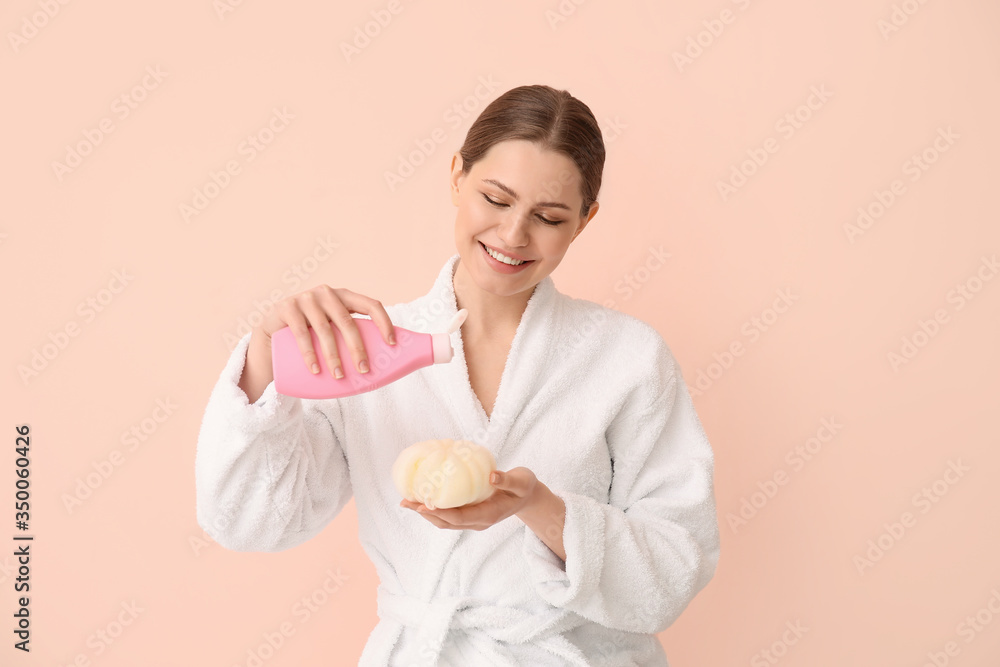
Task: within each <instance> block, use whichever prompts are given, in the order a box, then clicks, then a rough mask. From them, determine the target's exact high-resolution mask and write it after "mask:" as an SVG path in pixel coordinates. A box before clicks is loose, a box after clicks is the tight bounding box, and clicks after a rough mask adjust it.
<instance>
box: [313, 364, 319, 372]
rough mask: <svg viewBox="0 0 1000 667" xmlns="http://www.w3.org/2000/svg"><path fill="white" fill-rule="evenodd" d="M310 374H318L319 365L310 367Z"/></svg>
mask: <svg viewBox="0 0 1000 667" xmlns="http://www.w3.org/2000/svg"><path fill="white" fill-rule="evenodd" d="M312 372H313V373H319V364H313V365H312Z"/></svg>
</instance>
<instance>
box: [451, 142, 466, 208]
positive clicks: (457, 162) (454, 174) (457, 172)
mask: <svg viewBox="0 0 1000 667" xmlns="http://www.w3.org/2000/svg"><path fill="white" fill-rule="evenodd" d="M463 177H464V174H462V155H461V154H460V153H455V154H454V155H452V156H451V203H452V205H454V206H458V190H459V187H460V186H461V184H462V180H463Z"/></svg>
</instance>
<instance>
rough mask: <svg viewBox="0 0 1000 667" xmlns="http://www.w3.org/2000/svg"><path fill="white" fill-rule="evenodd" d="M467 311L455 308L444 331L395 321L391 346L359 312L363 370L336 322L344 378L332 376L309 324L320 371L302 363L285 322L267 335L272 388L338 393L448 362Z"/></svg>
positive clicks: (313, 394)
mask: <svg viewBox="0 0 1000 667" xmlns="http://www.w3.org/2000/svg"><path fill="white" fill-rule="evenodd" d="M466 315H468V312H467V311H466V310H465V309H464V308H463V309H462V310H460V311H458V313H456V314H455V317H454V319H452V321H451V324H450V325H449V327H448V331H447V332H444V333H420V332H417V331H410V330H409V329H404V328H403V327H397V326H394V327H393V329H394V330H395V332H396V344H395V345H389V344H388V343H386V342H385V341H384V340H383V339H382V332H381V331H379V328H378V325H376V324H375V323H374V322H373V321H372V320H370V319H367V318H363V317H356V318H354V323H355V324H357V326H358V331H359V332H360V333H361V340H362V341H363V343H364V346H365V351H366V352H367V354H368V367H369V369H370V370H369V371H368V372H367V373H361V372H360V371H358V369H357V366H356V365H355V363H354V357H353V356H351V352H350V349H349V348H348V347H347V342H346V341H345V340H344V336H343V334H341V333H340V329H338V328H337V327H336V326H334V327H332V329H333V336H334V338H335V339H336V341H337V354H338V355H339V356H340V367H341V370H343V371H344V377H342V378H337V377H334V375H333V373H332V372H331V369H330V368H329V366H328V365H327V363H326V359H325V358H324V356H323V348H322V346H321V345H320V342H319V337H318V336H317V335H316V332H315V331H314V330H313V329H312V327H310V328H309V333H310V334H312V341H313V349H314V350H315V351H316V357H317V358H316V361H317V363H318V364H319V367H320V372H319V373H313V372H312V371H310V370H309V368H307V367H306V361H305V359H304V358H303V357H302V351H301V350H299V344H298V341H296V340H295V334H293V333H292V330H291V329H290V328H289V327H284V328H282V329H279V330H278V331H275V332H274V333H273V334H271V366H272V369H273V371H274V388H275V390H276V391H277V392H278V393H279V394H284V395H286V396H296V397H298V398H342V397H344V396H354V395H355V394H363V393H364V392H366V391H371V390H372V389H378V388H379V387H382V386H385V385H387V384H389V383H390V382H393V381H395V380H398V379H399V378H401V377H403V376H404V375H409V374H410V373H412V372H413V371H415V370H417V369H418V368H423V367H425V366H430V365H431V364H443V363H447V362H449V361H451V359H452V357H453V356H454V350H453V349H452V347H451V334H452V332H454V331H457V330H458V328H459V327H460V326H462V323H463V322H464V321H465V317H466Z"/></svg>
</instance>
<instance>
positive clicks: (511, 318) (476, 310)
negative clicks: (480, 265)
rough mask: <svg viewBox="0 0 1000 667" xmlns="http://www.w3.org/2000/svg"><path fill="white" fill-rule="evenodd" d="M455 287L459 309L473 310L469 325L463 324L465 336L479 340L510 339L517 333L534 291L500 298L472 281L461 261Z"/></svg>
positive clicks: (466, 322)
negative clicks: (510, 336)
mask: <svg viewBox="0 0 1000 667" xmlns="http://www.w3.org/2000/svg"><path fill="white" fill-rule="evenodd" d="M453 288H454V290H455V303H456V306H457V307H458V309H459V310H461V309H462V308H465V309H466V310H468V311H469V315H468V317H466V319H465V324H463V325H462V333H463V336H466V335H467V336H470V337H472V336H474V337H477V338H483V337H486V338H492V337H496V336H500V337H505V336H506V337H509V335H510V334H511V333H513V332H515V331H517V325H518V324H519V323H520V321H521V316H522V315H523V314H524V310H525V308H527V306H528V299H530V298H531V294H532V292H533V291H534V289H533V288H532V289H528V290H525V291H523V292H521V293H519V294H512V295H511V296H497V295H496V294H493V293H491V292H486V291H484V290H482V289H480V288H479V286H478V285H476V283H475V281H474V280H472V276H470V275H469V272H468V271H466V270H465V266H464V265H463V264H462V261H461V259H459V260H458V266H457V268H456V269H455V276H454V281H453Z"/></svg>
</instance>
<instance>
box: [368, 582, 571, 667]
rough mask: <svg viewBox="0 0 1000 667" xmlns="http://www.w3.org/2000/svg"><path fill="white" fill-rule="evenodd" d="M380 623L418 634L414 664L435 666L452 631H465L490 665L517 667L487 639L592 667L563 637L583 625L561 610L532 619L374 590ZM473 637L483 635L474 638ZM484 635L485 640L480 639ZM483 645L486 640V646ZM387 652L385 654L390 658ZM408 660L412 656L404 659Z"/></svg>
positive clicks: (512, 610) (486, 606) (479, 603)
mask: <svg viewBox="0 0 1000 667" xmlns="http://www.w3.org/2000/svg"><path fill="white" fill-rule="evenodd" d="M378 615H379V618H389V619H392V620H394V621H396V622H398V623H401V624H402V625H404V626H407V627H410V628H414V629H416V630H417V631H418V634H417V640H416V643H415V646H416V649H415V650H416V652H417V653H416V656H412V659H414V660H417V662H416V663H408V664H415V665H421V666H423V665H427V666H428V667H431V666H434V665H437V663H438V657H439V656H440V654H441V648H442V646H443V645H444V641H445V638H446V636H447V634H448V631H449V630H450V629H456V630H463V631H465V632H467V633H469V635H470V637H469V638H470V640H471V641H472V642H473V644H474V645H475V646H476V647H477V648H478V649H479V650H480V651H484V652H487V654H488V655H489V657H490V658H492V660H493V662H491V664H494V665H511V666H512V667H517V666H516V663H514V662H512V661H511V659H510V657H509V656H507V655H505V654H504V652H502V651H501V650H500V648H499V647H497V646H496V644H494V643H493V642H491V641H488V640H487V638H489V639H493V640H495V641H497V642H502V643H511V644H524V643H533V644H536V645H538V646H539V647H541V648H544V649H546V650H548V651H550V652H552V653H553V654H555V655H557V656H560V657H563V658H565V659H566V660H567V661H568V662H567V664H571V665H579V666H580V667H586V666H587V665H589V664H590V663H589V662H588V661H587V659H586V657H585V656H584V655H583V654H582V653H581V652H580V649H579V648H578V647H577V646H576V645H574V644H573V643H572V642H570V641H569V640H568V639H566V638H565V637H564V636H563V634H562V633H564V632H567V631H569V630H572V629H573V628H576V627H579V626H581V625H583V624H584V623H586V622H587V620H586V619H585V618H583V617H582V616H579V615H578V614H574V613H572V612H570V611H567V610H565V609H557V608H551V609H549V610H546V611H544V612H542V613H540V614H533V613H531V612H528V611H525V610H523V609H518V608H516V607H503V606H498V605H494V604H490V603H489V602H488V601H485V600H482V599H480V598H475V597H470V596H459V597H445V598H437V599H435V600H431V601H429V602H425V601H423V600H421V599H419V598H416V597H413V596H411V595H399V594H396V593H392V592H390V591H388V590H386V589H385V588H384V587H383V586H379V588H378ZM477 633H482V634H479V636H477ZM483 635H485V637H484V636H483ZM484 640H486V641H484ZM391 650H392V649H391V647H390V649H389V651H390V653H391ZM408 657H410V656H408Z"/></svg>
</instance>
